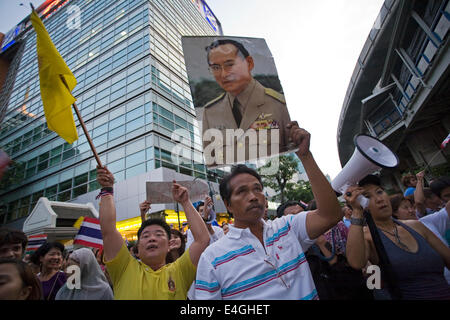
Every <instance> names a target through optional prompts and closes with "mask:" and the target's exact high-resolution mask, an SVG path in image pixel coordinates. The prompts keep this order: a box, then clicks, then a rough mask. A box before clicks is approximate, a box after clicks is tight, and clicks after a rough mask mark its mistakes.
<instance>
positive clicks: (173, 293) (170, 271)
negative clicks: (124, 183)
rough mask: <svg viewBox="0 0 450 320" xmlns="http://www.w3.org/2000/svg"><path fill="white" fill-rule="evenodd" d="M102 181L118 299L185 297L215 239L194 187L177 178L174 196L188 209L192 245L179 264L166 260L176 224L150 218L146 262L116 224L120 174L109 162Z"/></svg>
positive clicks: (106, 239) (143, 251)
mask: <svg viewBox="0 0 450 320" xmlns="http://www.w3.org/2000/svg"><path fill="white" fill-rule="evenodd" d="M97 181H98V182H99V183H100V185H101V186H102V191H101V193H100V196H101V200H100V204H99V214H100V227H101V231H102V236H103V250H104V260H105V263H106V268H107V270H108V273H109V275H110V277H111V281H112V283H113V288H114V298H115V299H116V300H185V299H186V296H187V291H188V290H189V287H190V286H191V284H192V282H193V281H194V279H195V273H196V269H197V263H198V260H199V259H200V255H201V254H202V252H203V250H204V249H205V248H206V247H207V246H208V244H209V236H208V230H207V229H206V226H205V224H204V223H203V220H202V218H201V216H200V215H199V213H198V212H197V211H196V210H195V208H194V207H193V205H192V203H191V202H190V200H189V193H188V190H187V189H186V188H184V187H182V186H181V185H179V184H177V183H176V182H175V181H174V182H173V186H172V196H173V198H174V200H175V201H177V202H179V203H180V204H181V205H182V206H183V208H184V211H185V214H186V218H187V220H188V223H189V224H190V226H191V231H192V234H193V236H194V242H193V243H192V245H191V247H190V248H189V249H188V250H186V251H185V252H184V254H183V255H182V256H181V257H180V258H178V259H177V260H176V261H175V262H174V263H170V264H166V255H167V253H168V252H169V251H170V248H169V240H170V227H169V226H168V225H167V223H166V222H165V221H163V220H160V219H149V220H146V221H145V222H143V223H142V225H141V227H140V229H139V231H138V242H137V248H138V255H139V259H140V261H138V260H136V259H135V258H133V257H132V256H131V254H130V252H129V251H128V249H127V247H126V245H125V243H124V241H123V239H122V236H121V234H120V233H119V231H118V230H117V229H116V210H115V205H114V196H113V188H112V186H113V183H114V177H113V175H112V173H111V172H109V170H108V169H107V168H106V167H102V168H98V169H97Z"/></svg>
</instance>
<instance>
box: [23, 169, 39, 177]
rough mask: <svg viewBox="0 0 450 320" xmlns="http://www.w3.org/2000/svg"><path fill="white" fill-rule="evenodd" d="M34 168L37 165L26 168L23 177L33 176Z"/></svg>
mask: <svg viewBox="0 0 450 320" xmlns="http://www.w3.org/2000/svg"><path fill="white" fill-rule="evenodd" d="M36 168H37V167H33V168H29V169H27V171H25V178H29V177H31V176H33V175H34V174H35V173H36Z"/></svg>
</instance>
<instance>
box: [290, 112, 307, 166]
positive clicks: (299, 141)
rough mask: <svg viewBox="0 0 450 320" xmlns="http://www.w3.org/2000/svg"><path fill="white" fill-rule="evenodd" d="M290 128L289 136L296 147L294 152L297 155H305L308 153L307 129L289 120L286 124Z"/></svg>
mask: <svg viewBox="0 0 450 320" xmlns="http://www.w3.org/2000/svg"><path fill="white" fill-rule="evenodd" d="M287 128H288V129H290V132H289V138H290V140H291V141H292V142H293V143H294V144H295V146H296V147H297V148H298V151H297V152H296V153H297V155H298V156H299V157H302V156H306V155H307V154H308V153H309V144H310V139H311V135H310V133H309V132H308V131H306V130H305V129H303V128H300V127H299V125H298V123H297V121H291V122H290V123H288V124H287Z"/></svg>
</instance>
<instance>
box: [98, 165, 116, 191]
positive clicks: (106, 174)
mask: <svg viewBox="0 0 450 320" xmlns="http://www.w3.org/2000/svg"><path fill="white" fill-rule="evenodd" d="M97 181H98V183H99V184H100V185H101V186H102V188H105V187H112V186H113V185H114V176H113V174H112V173H111V172H110V171H109V170H108V168H107V167H106V166H103V167H100V166H97Z"/></svg>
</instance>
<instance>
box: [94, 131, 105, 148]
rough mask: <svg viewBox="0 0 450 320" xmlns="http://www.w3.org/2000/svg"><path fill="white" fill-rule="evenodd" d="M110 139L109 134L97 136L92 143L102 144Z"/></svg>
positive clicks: (95, 144)
mask: <svg viewBox="0 0 450 320" xmlns="http://www.w3.org/2000/svg"><path fill="white" fill-rule="evenodd" d="M107 141H108V134H106V133H105V134H104V135H101V136H100V137H96V138H94V139H92V143H93V144H94V146H101V145H102V144H104V143H106V142H107Z"/></svg>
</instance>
